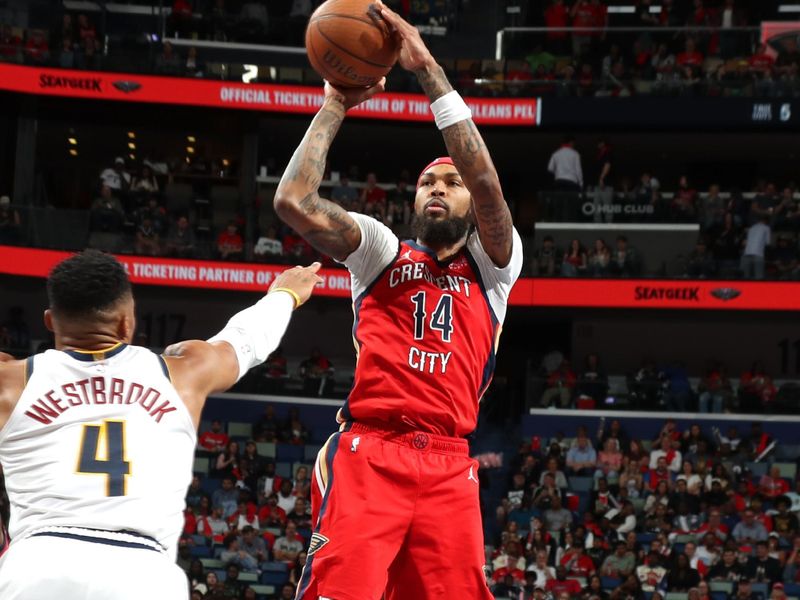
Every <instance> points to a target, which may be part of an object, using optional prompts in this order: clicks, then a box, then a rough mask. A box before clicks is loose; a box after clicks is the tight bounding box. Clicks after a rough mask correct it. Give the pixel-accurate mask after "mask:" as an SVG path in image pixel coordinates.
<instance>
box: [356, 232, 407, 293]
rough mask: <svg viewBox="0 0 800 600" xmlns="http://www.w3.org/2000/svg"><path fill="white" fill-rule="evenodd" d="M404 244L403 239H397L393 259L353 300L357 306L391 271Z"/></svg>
mask: <svg viewBox="0 0 800 600" xmlns="http://www.w3.org/2000/svg"><path fill="white" fill-rule="evenodd" d="M402 246H403V242H401V241H400V240H399V239H398V240H397V252H395V253H394V256H393V257H392V260H390V261H389V262H388V263H387V264H386V266H385V267H383V268H382V269H381V271H380V273H378V274H377V275H376V276H375V278H374V279H373V280H372V281H370V282H369V284H368V285H367V286H366V287H365V288H364V291H363V292H361V293H360V294H359V295H358V297H357V298H355V300H354V301H353V303H354V304H355V305H357V306H358V305H360V304H361V300H363V299H364V298H366V296H367V294H369V293H370V292H371V291H372V288H374V287H375V284H376V283H378V282H379V281H380V280H381V277H383V276H384V275H386V273H387V271H389V269H390V268H391V267H392V265H394V264H395V263H396V262H397V257H398V256H400V249H401V248H402Z"/></svg>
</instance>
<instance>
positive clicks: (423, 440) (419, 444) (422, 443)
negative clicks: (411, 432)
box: [412, 433, 428, 450]
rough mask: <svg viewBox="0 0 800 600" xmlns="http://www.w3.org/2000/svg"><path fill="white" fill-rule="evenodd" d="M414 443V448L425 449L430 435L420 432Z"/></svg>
mask: <svg viewBox="0 0 800 600" xmlns="http://www.w3.org/2000/svg"><path fill="white" fill-rule="evenodd" d="M412 444H414V448H416V449H417V450H424V449H425V448H427V447H428V436H427V435H425V434H424V433H418V434H417V435H415V436H414V440H413V441H412Z"/></svg>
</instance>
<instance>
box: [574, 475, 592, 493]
mask: <svg viewBox="0 0 800 600" xmlns="http://www.w3.org/2000/svg"><path fill="white" fill-rule="evenodd" d="M592 487H594V479H592V478H591V477H570V478H569V488H570V490H572V491H573V492H591V491H592Z"/></svg>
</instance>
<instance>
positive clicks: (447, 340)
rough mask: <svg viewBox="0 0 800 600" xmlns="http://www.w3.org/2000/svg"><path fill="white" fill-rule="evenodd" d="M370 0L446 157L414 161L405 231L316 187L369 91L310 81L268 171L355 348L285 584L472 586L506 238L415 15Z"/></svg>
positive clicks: (509, 263)
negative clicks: (350, 306)
mask: <svg viewBox="0 0 800 600" xmlns="http://www.w3.org/2000/svg"><path fill="white" fill-rule="evenodd" d="M378 6H379V10H380V11H381V14H382V16H383V18H384V19H385V20H386V21H387V22H388V23H389V24H390V25H391V26H392V27H393V28H394V30H395V32H396V35H397V36H398V37H399V40H400V43H401V50H400V58H399V62H400V65H401V66H402V67H403V68H405V69H408V70H410V71H413V72H414V73H415V74H416V75H417V78H418V79H419V82H420V84H421V85H422V87H423V88H424V90H425V92H426V93H427V95H428V97H429V98H430V101H431V109H432V112H433V113H434V116H435V118H436V123H437V125H438V127H439V129H440V130H441V131H442V135H443V136H444V141H445V143H446V145H447V150H448V153H449V157H447V158H438V159H436V160H434V161H433V162H431V163H430V164H429V165H428V166H427V167H425V168H424V169H423V170H422V173H421V174H420V176H419V180H418V182H417V191H416V198H415V205H414V211H415V215H416V219H415V222H416V240H415V241H412V240H409V241H404V242H401V241H399V240H398V239H397V237H395V235H394V234H393V233H392V231H391V230H390V229H388V228H387V227H385V226H384V225H383V224H382V223H379V222H378V221H376V220H374V219H372V218H369V217H366V216H364V215H361V214H357V213H348V212H346V211H345V210H343V209H342V208H341V207H339V206H338V205H337V204H334V203H332V202H330V201H328V200H325V199H323V198H321V197H320V196H319V193H318V188H319V184H320V182H321V181H322V177H323V172H324V168H325V162H326V157H327V154H328V150H329V148H330V145H331V143H332V142H333V139H334V137H335V136H336V133H337V132H338V130H339V127H340V125H341V124H342V121H343V120H344V118H345V114H346V112H347V110H348V109H349V108H352V107H354V106H356V105H358V104H359V103H361V102H363V101H364V100H366V99H367V98H369V97H371V96H372V95H374V94H376V93H378V92H380V91H381V90H382V84H379V85H377V86H375V87H373V88H370V89H367V90H365V89H363V88H362V89H338V88H335V87H333V86H331V85H330V84H326V86H325V100H324V103H323V105H322V108H321V109H320V111H319V112H318V113H317V115H316V117H315V118H314V120H313V121H312V123H311V126H310V127H309V129H308V131H307V132H306V135H305V137H304V138H303V141H302V142H301V144H300V146H299V147H298V149H297V151H296V152H295V154H294V156H293V158H292V160H291V162H290V163H289V166H288V168H287V170H286V172H285V174H284V176H283V178H282V180H281V182H280V184H279V187H278V190H277V193H276V196H275V208H276V210H277V212H278V214H279V216H280V217H281V218H282V219H283V220H284V221H285V222H286V223H288V224H289V225H290V226H291V227H293V228H294V229H295V230H297V231H298V232H299V233H300V234H301V235H303V236H304V237H305V239H306V240H308V242H309V243H311V244H312V245H313V246H314V247H315V248H316V249H317V250H319V251H321V252H323V253H326V254H328V255H330V256H332V257H333V258H334V259H336V260H338V261H340V262H343V263H344V264H345V265H346V266H347V268H348V269H349V271H350V274H351V281H352V295H353V301H354V311H355V325H354V328H353V332H354V337H355V344H356V349H357V354H358V362H357V367H356V374H355V382H354V387H353V390H352V392H351V393H350V396H349V398H348V400H347V402H346V403H345V405H344V406H343V407H342V409H341V410H340V412H339V421H340V423H341V427H340V430H339V432H337V433H335V434H333V435H332V436H331V437H330V439H329V440H328V441H327V443H326V444H325V446H324V447H323V448H322V449H321V451H320V453H319V455H318V457H317V461H316V465H315V469H314V477H313V480H314V485H313V486H312V505H313V506H312V509H313V517H312V518H313V524H314V532H313V534H312V538H311V544H310V549H309V552H308V561H307V564H306V566H305V569H304V571H303V575H302V578H301V580H300V582H299V584H298V589H297V596H296V598H297V599H298V600H379V599H380V598H381V597H382V596H383V595H384V593H385V597H386V599H387V600H409V599H412V598H413V599H414V600H428V599H434V598H437V599H443V598H463V599H467V598H470V599H476V600H477V599H480V600H484V599H486V600H488V599H489V598H492V595H491V593H490V592H489V590H488V588H487V586H486V583H485V579H484V575H483V564H484V556H483V552H484V550H483V535H482V528H481V516H480V510H479V500H478V478H477V472H478V463H477V462H476V461H475V460H473V459H472V458H470V457H469V454H468V445H467V441H466V440H465V439H464V438H465V436H467V435H468V434H469V433H471V432H472V431H474V429H475V427H476V424H477V415H478V403H479V401H480V398H481V396H482V395H483V393H484V392H485V390H486V388H487V387H488V385H489V382H490V379H491V376H492V372H493V367H494V358H495V349H496V345H497V341H498V336H499V333H500V328H501V324H502V322H503V319H504V317H505V313H506V305H507V301H508V295H509V293H510V290H511V287H512V286H513V284H514V282H515V281H516V279H517V277H518V275H519V272H520V269H521V264H522V244H521V241H520V238H519V235H518V234H517V233H516V231H515V230H514V228H513V225H512V220H511V214H510V212H509V209H508V207H507V205H506V202H505V200H504V198H503V193H502V190H501V187H500V182H499V179H498V176H497V172H496V171H495V168H494V165H493V164H492V160H491V157H490V156H489V152H488V150H487V149H486V146H485V144H484V142H483V139H482V138H481V135H480V133H479V132H478V130H477V128H476V127H475V124H474V123H473V121H472V118H471V113H470V111H469V109H468V107H467V106H466V104H465V103H464V101H463V100H462V99H461V97H460V96H459V95H458V93H457V92H454V91H453V89H452V87H451V85H450V83H449V82H448V81H447V78H446V77H445V74H444V71H443V70H442V68H441V67H439V66H438V65H437V64H436V61H435V60H434V59H433V57H432V56H431V54H430V52H429V51H428V49H427V48H426V47H425V44H424V43H423V41H422V39H421V38H420V35H419V33H418V32H417V30H416V28H414V27H412V26H411V25H409V24H408V23H406V22H405V21H404V20H403V19H402V18H400V17H399V16H398V15H396V14H395V13H394V12H392V11H391V10H389V9H388V8H386V7H384V6H383V5H381V4H380V3H378ZM387 159H389V160H390V159H391V157H387Z"/></svg>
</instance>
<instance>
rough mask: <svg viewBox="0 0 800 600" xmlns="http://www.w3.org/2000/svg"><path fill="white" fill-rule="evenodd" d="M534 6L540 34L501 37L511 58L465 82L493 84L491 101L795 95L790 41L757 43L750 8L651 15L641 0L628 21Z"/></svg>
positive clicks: (692, 8) (715, 5) (676, 9)
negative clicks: (497, 96)
mask: <svg viewBox="0 0 800 600" xmlns="http://www.w3.org/2000/svg"><path fill="white" fill-rule="evenodd" d="M536 4H539V3H536ZM536 4H532V5H531V6H530V7H529V11H528V12H529V15H528V23H529V24H531V25H534V26H537V27H542V28H543V30H545V29H546V30H547V31H546V32H545V33H539V34H535V35H534V34H531V33H522V34H517V35H516V37H515V35H514V34H513V33H512V34H510V35H508V36H507V38H508V39H510V41H509V55H511V56H512V57H515V58H516V60H509V61H506V63H505V64H504V65H502V64H500V65H498V64H494V65H493V64H489V63H486V64H484V65H483V67H481V65H476V66H474V67H473V69H474V70H475V72H473V73H472V75H473V77H472V78H471V79H472V80H473V82H474V81H475V80H477V79H487V78H488V79H490V80H496V81H498V82H500V83H501V84H502V83H505V85H499V86H497V85H495V88H494V92H495V93H507V91H508V90H511V91H514V90H516V93H519V94H524V95H546V94H560V95H579V96H631V95H634V94H641V93H652V94H663V95H698V94H703V95H711V96H730V95H748V96H753V95H758V96H770V97H784V96H796V95H797V93H798V92H799V91H800V73H799V72H798V69H799V68H800V52H798V47H797V43H796V41H795V40H794V38H786V39H782V40H780V41H778V42H776V43H775V44H774V47H770V46H766V45H763V44H759V43H758V32H757V29H758V28H757V26H758V24H759V21H758V19H759V18H760V16H759V15H755V16H750V15H749V14H748V13H749V12H751V11H753V10H754V9H757V8H758V6H757V5H752V4H753V3H750V5H748V6H744V4H745V3H744V2H742V1H741V0H724V1H720V2H712V1H708V0H694V2H680V1H678V0H664V1H663V2H660V3H658V5H660V11H657V12H653V11H652V10H651V8H653V7H654V5H656V3H654V2H651V1H650V0H642V1H641V2H638V3H636V4H637V6H636V12H635V15H633V16H631V15H627V14H614V15H609V14H608V7H607V5H606V3H605V2H602V1H601V0H573V1H569V0H550V1H549V2H547V3H545V6H544V9H543V10H542V11H541V12H537V10H536V8H535V7H536ZM539 5H540V4H539ZM540 6H541V5H540ZM540 10H541V9H540ZM754 26H755V27H754ZM614 27H628V28H635V29H636V31H634V32H630V31H625V32H620V31H614V29H613V28H614ZM748 27H750V28H751V29H749V30H748V29H746V28H748ZM572 29H579V30H578V31H573V30H572ZM481 68H483V72H482V73H481ZM475 75H482V77H475ZM464 84H465V85H467V86H470V82H468V81H465V82H464ZM470 87H475V86H474V84H473V85H472V86H470ZM479 87H481V86H479ZM482 88H483V90H484V91H486V90H489V91H492V88H491V86H482ZM478 91H479V90H478Z"/></svg>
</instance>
